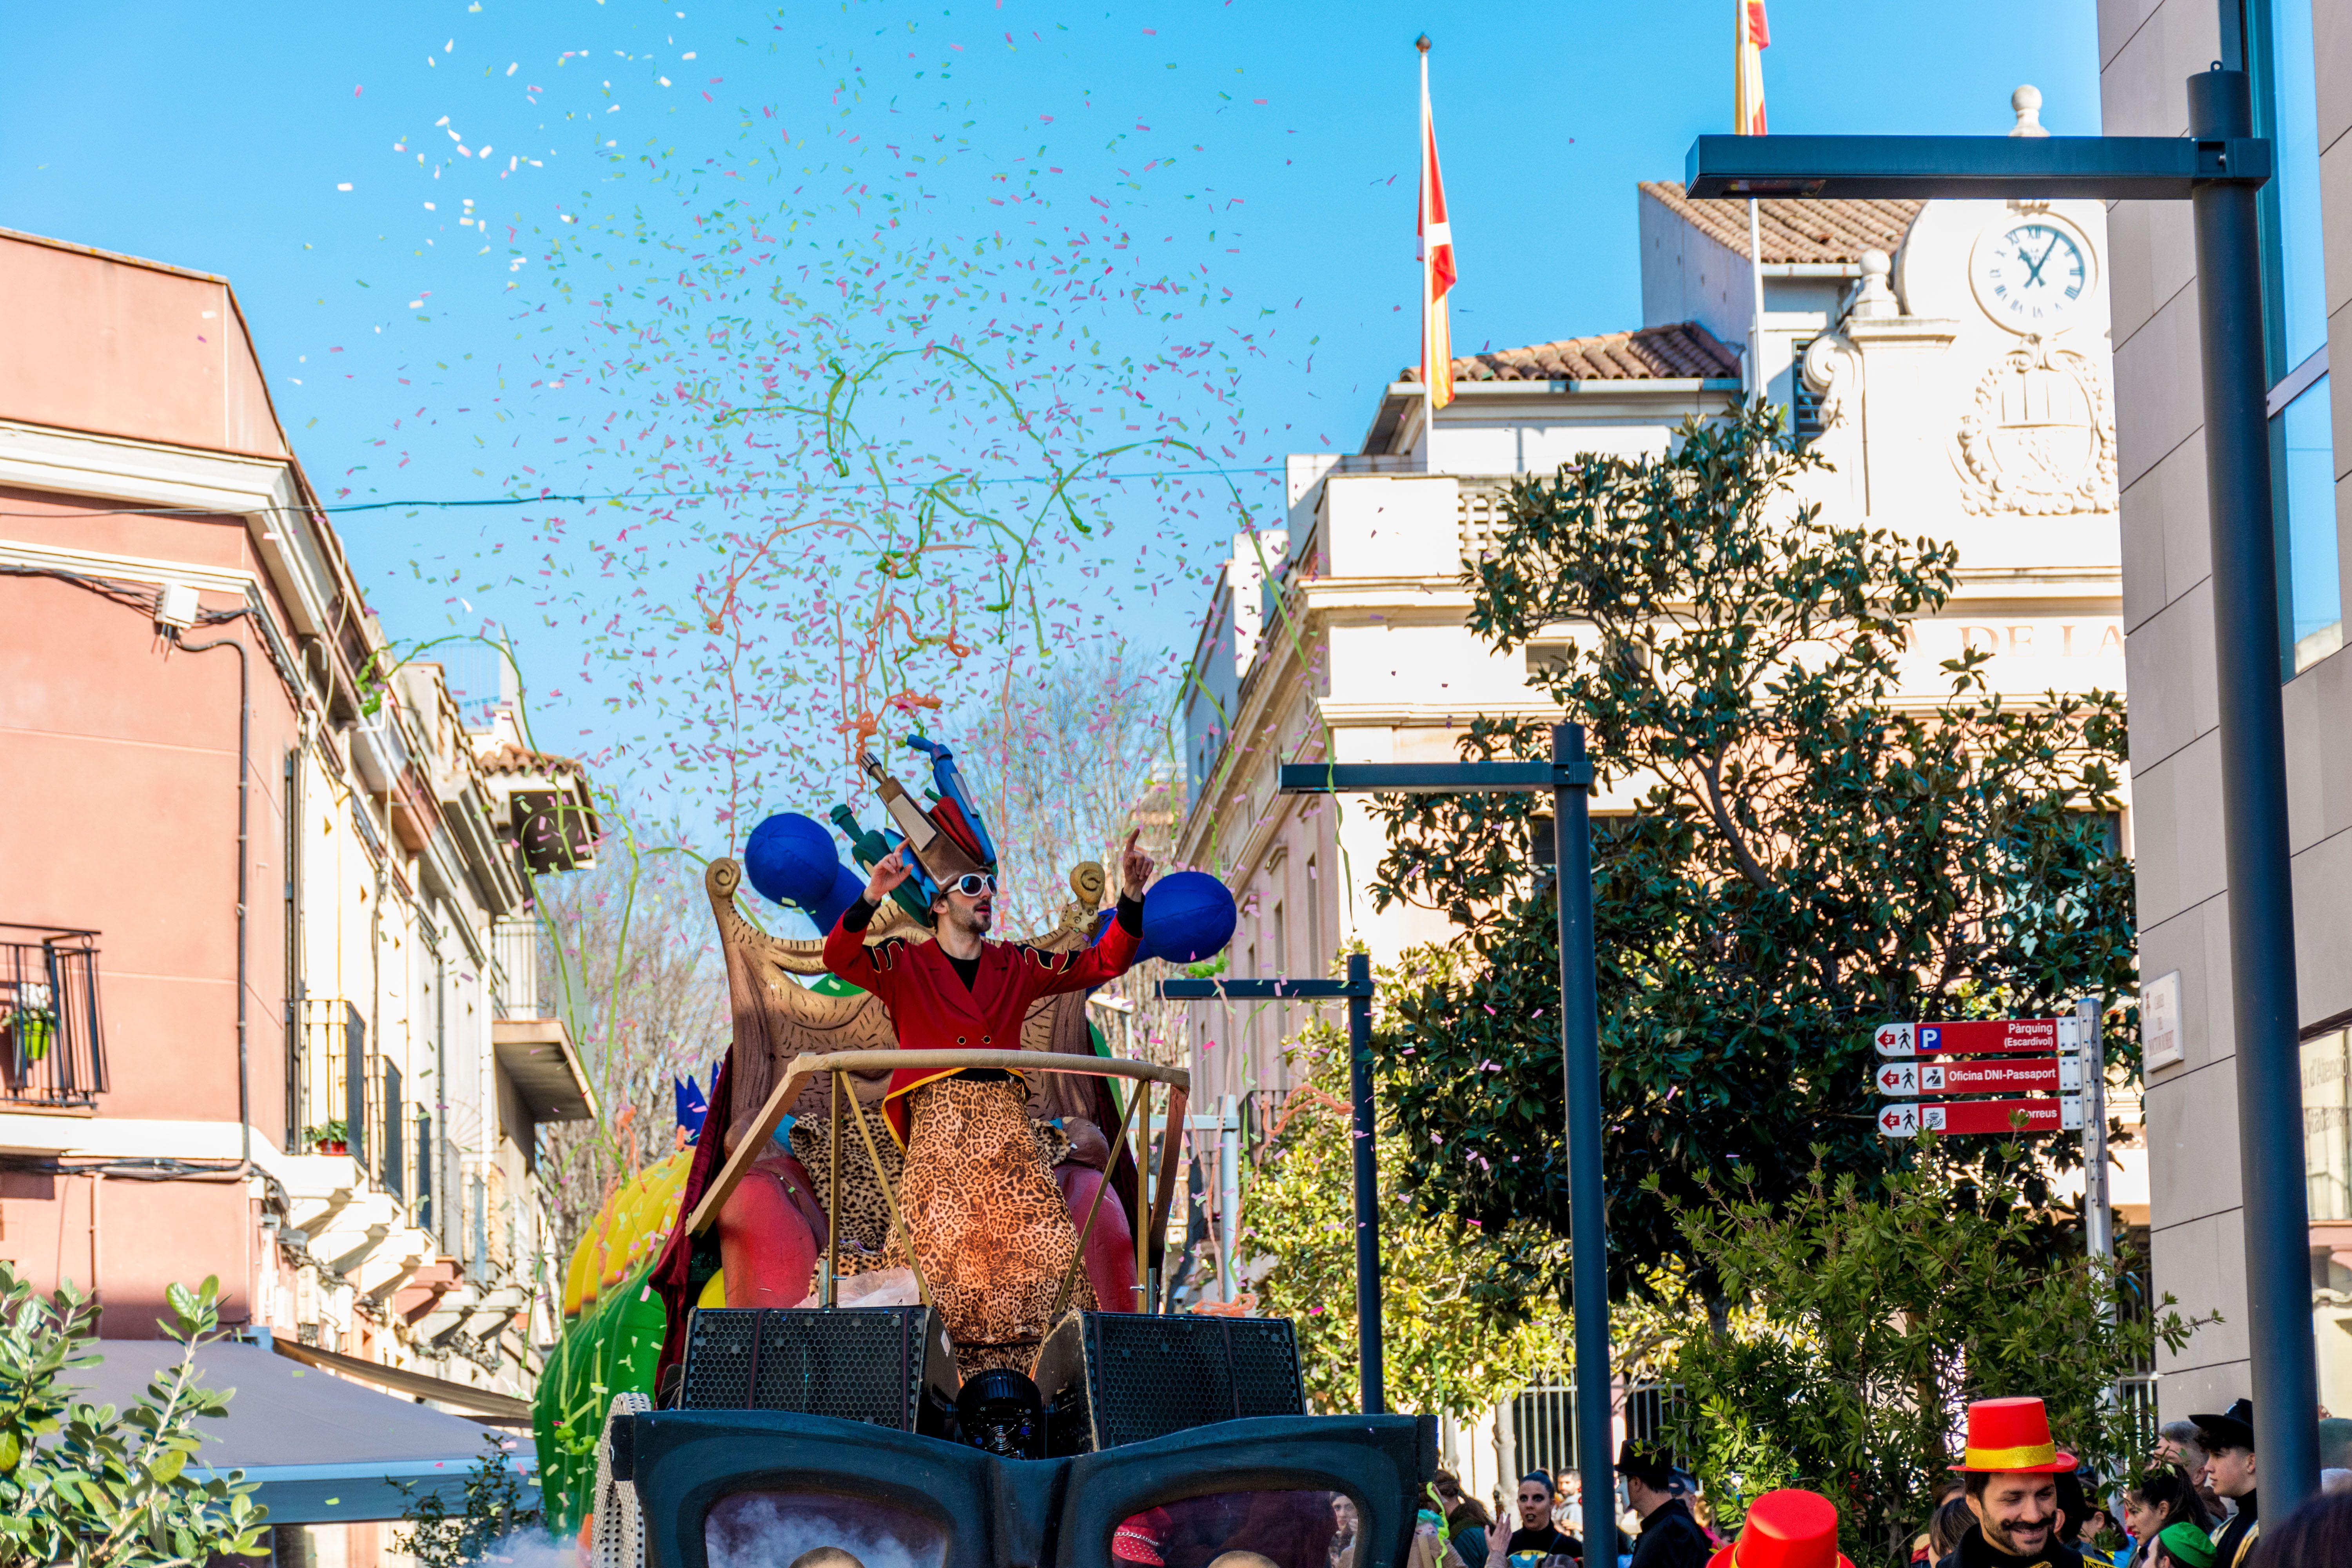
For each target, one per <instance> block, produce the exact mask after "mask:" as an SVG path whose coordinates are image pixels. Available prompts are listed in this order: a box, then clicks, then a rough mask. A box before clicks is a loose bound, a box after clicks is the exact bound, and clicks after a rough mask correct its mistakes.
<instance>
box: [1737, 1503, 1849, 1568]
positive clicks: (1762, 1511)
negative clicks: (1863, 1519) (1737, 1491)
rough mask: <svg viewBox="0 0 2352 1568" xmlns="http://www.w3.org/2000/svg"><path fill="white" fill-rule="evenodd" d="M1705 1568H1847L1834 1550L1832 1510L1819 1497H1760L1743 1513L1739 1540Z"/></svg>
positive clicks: (1834, 1512)
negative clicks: (1746, 1515) (1745, 1521)
mask: <svg viewBox="0 0 2352 1568" xmlns="http://www.w3.org/2000/svg"><path fill="white" fill-rule="evenodd" d="M1706 1568H1853V1563H1850V1562H1848V1561H1847V1560H1846V1559H1845V1558H1844V1557H1843V1555H1841V1554H1840V1552H1838V1549H1837V1505H1836V1504H1835V1503H1833V1502H1832V1501H1830V1500H1829V1499H1827V1498H1825V1497H1823V1496H1822V1494H1821V1493H1819V1492H1801V1491H1780V1492H1766V1493H1765V1494H1764V1495H1763V1496H1762V1497H1759V1498H1758V1499H1757V1500H1755V1501H1754V1502H1753V1503H1750V1504H1749V1505H1748V1522H1747V1523H1746V1524H1744V1525H1741V1526H1740V1527H1739V1539H1738V1540H1737V1541H1735V1542H1732V1543H1731V1544H1730V1545H1728V1546H1727V1547H1725V1548H1724V1549H1723V1550H1722V1551H1720V1552H1717V1553H1716V1554H1715V1555H1714V1556H1713V1557H1711V1558H1709V1559H1707V1564H1706Z"/></svg>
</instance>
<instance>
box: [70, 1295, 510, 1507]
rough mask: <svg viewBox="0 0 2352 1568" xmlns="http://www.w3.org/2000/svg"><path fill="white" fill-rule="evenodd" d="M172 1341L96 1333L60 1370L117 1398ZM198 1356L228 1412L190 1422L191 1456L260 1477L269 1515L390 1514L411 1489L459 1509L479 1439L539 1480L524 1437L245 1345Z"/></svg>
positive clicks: (481, 1447)
mask: <svg viewBox="0 0 2352 1568" xmlns="http://www.w3.org/2000/svg"><path fill="white" fill-rule="evenodd" d="M179 1349H180V1347H179V1346H177V1345H175V1344H173V1342H171V1341H169V1340H100V1342H98V1344H97V1346H96V1351H97V1353H98V1354H99V1355H100V1356H101V1357H103V1358H104V1359H103V1360H101V1361H100V1362H99V1363H98V1364H97V1365H95V1366H87V1367H77V1368H74V1369H71V1370H70V1371H68V1373H67V1374H66V1375H67V1377H68V1379H69V1380H70V1381H71V1382H72V1383H73V1384H75V1385H76V1386H77V1387H79V1388H80V1389H82V1390H85V1391H86V1392H85V1393H84V1394H83V1395H82V1396H83V1397H84V1398H86V1399H89V1400H90V1401H91V1402H93V1403H100V1404H108V1405H116V1406H118V1407H121V1406H125V1405H131V1404H132V1403H134V1402H135V1401H136V1400H137V1399H138V1398H139V1397H140V1395H141V1394H142V1393H143V1392H144V1391H145V1389H146V1387H147V1384H149V1383H150V1382H151V1381H152V1379H153V1378H154V1376H155V1374H156V1373H159V1372H161V1371H163V1369H164V1368H166V1367H169V1366H173V1365H175V1364H177V1363H178V1360H179ZM196 1365H197V1367H198V1368H199V1369H200V1370H201V1371H202V1372H203V1373H204V1381H205V1384H206V1386H208V1387H212V1388H233V1389H235V1390H236V1397H235V1398H234V1399H231V1400H230V1401H229V1403H228V1413H227V1414H226V1415H224V1416H222V1417H221V1418H219V1419H218V1420H211V1421H200V1422H198V1423H197V1424H196V1426H197V1429H198V1430H199V1431H201V1432H203V1433H204V1434H205V1446H204V1449H203V1452H202V1454H201V1456H200V1460H199V1462H201V1463H203V1464H205V1465H208V1466H210V1467H211V1468H213V1469H214V1470H215V1471H227V1470H232V1469H237V1470H243V1471H244V1472H245V1478H246V1479H247V1480H249V1481H259V1482H260V1483H261V1490H260V1491H259V1492H258V1493H257V1494H256V1496H255V1501H257V1502H260V1503H264V1504H267V1505H268V1509H269V1521H270V1522H271V1523H273V1524H329V1523H356V1522H360V1521H367V1520H386V1519H398V1518H399V1517H400V1516H401V1514H402V1512H403V1510H405V1509H406V1508H407V1507H408V1504H409V1499H410V1496H411V1495H412V1494H413V1495H415V1496H418V1497H422V1496H424V1495H425V1493H427V1492H432V1493H435V1494H437V1495H438V1496H439V1497H440V1498H441V1499H442V1500H443V1501H444V1502H445V1503H446V1504H447V1505H448V1507H449V1509H450V1510H451V1511H452V1512H456V1511H457V1510H460V1509H461V1508H462V1507H463V1499H464V1495H465V1487H466V1478H467V1476H469V1475H471V1474H472V1473H473V1469H474V1465H475V1463H476V1461H477V1460H478V1459H479V1458H481V1457H482V1456H483V1454H484V1453H486V1452H487V1451H488V1450H487V1447H486V1446H485V1444H484V1439H485V1438H486V1437H492V1436H498V1437H503V1438H504V1439H505V1440H506V1441H508V1442H509V1443H512V1444H513V1445H514V1447H512V1448H511V1449H510V1450H509V1454H508V1462H509V1464H511V1465H513V1466H514V1467H515V1468H516V1470H517V1471H518V1472H520V1474H521V1475H522V1476H523V1479H524V1485H525V1486H526V1487H529V1488H531V1489H536V1488H537V1486H538V1478H537V1474H536V1472H537V1469H538V1457H537V1455H536V1453H535V1452H534V1450H533V1448H532V1447H531V1443H530V1438H529V1437H528V1436H522V1437H517V1436H513V1435H511V1434H502V1433H496V1432H493V1431H491V1430H490V1429H489V1428H487V1427H484V1426H478V1425H477V1424H475V1423H474V1422H471V1421H467V1420H466V1419H464V1418H462V1417H460V1416H456V1415H448V1414H446V1413H445V1412H443V1411H439V1410H435V1409H432V1408H430V1407H428V1406H426V1405H418V1404H415V1402H413V1401H411V1400H406V1399H399V1398H395V1397H394V1396H393V1395H391V1394H380V1393H378V1392H377V1391H375V1390H374V1389H372V1388H363V1387H362V1386H361V1385H360V1384H356V1383H352V1382H349V1381H346V1380H345V1379H343V1378H341V1377H338V1376H336V1375H335V1374H334V1373H331V1372H324V1371H316V1370H312V1369H310V1368H308V1367H304V1366H300V1365H298V1364H296V1363H294V1362H292V1361H290V1360H289V1359H287V1358H285V1357H283V1356H278V1355H275V1354H272V1353H271V1352H268V1351H266V1350H262V1349H260V1348H258V1347H257V1346H253V1345H241V1344H227V1343H222V1344H209V1345H205V1346H204V1347H203V1348H201V1349H200V1350H198V1351H197V1352H196ZM402 1483H405V1484H406V1485H407V1487H408V1488H409V1489H410V1491H407V1492H404V1491H403V1490H402V1489H401V1488H402Z"/></svg>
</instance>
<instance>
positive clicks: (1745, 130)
mask: <svg viewBox="0 0 2352 1568" xmlns="http://www.w3.org/2000/svg"><path fill="white" fill-rule="evenodd" d="M1731 5H1732V11H1733V14H1734V17H1735V21H1734V24H1733V25H1734V26H1736V27H1737V28H1738V38H1739V69H1738V83H1737V85H1736V86H1735V88H1734V89H1733V93H1732V127H1731V128H1732V131H1733V132H1734V133H1736V134H1738V135H1741V136H1761V135H1763V134H1764V51H1765V50H1766V49H1769V48H1770V47H1772V29H1771V28H1770V27H1769V26H1766V25H1765V22H1764V0H1731ZM1426 112H1427V111H1426V110H1423V113H1424V114H1426Z"/></svg>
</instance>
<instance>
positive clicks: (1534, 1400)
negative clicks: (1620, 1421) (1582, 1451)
mask: <svg viewBox="0 0 2352 1568" xmlns="http://www.w3.org/2000/svg"><path fill="white" fill-rule="evenodd" d="M1681 1401H1682V1390H1681V1388H1680V1387H1679V1386H1678V1385H1676V1384H1668V1383H1637V1384H1633V1386H1632V1387H1630V1388H1628V1389H1626V1390H1625V1405H1624V1413H1625V1435H1626V1436H1628V1437H1630V1438H1632V1439H1633V1441H1634V1442H1636V1443H1641V1444H1645V1445H1646V1444H1651V1443H1654V1442H1657V1441H1658V1440H1659V1439H1660V1437H1661V1435H1662V1434H1664V1433H1666V1432H1667V1431H1669V1430H1670V1429H1671V1428H1672V1426H1673V1425H1674V1422H1675V1415H1676V1413H1677V1411H1678V1408H1679V1406H1680V1405H1681ZM1510 1406H1511V1436H1512V1440H1513V1442H1514V1443H1515V1444H1516V1445H1517V1447H1516V1450H1515V1451H1516V1452H1517V1456H1518V1467H1519V1473H1520V1474H1521V1475H1525V1474H1527V1473H1528V1471H1530V1470H1541V1471H1543V1472H1544V1473H1545V1474H1547V1475H1551V1476H1558V1475H1560V1474H1562V1473H1563V1472H1567V1471H1573V1470H1574V1469H1575V1468H1577V1464H1576V1384H1574V1383H1563V1382H1559V1381H1556V1380H1550V1379H1547V1380H1546V1381H1544V1382H1542V1383H1538V1384H1536V1385H1535V1386H1534V1387H1532V1388H1530V1389H1528V1391H1527V1392H1526V1393H1525V1394H1520V1395H1519V1396H1518V1397H1517V1398H1516V1399H1513V1400H1512V1401H1510ZM1680 1462H1681V1461H1680V1460H1679V1459H1677V1460H1676V1463H1680Z"/></svg>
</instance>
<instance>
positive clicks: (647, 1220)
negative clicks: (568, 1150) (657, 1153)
mask: <svg viewBox="0 0 2352 1568" xmlns="http://www.w3.org/2000/svg"><path fill="white" fill-rule="evenodd" d="M693 1159H694V1151H693V1150H691V1149H680V1150H678V1151H677V1152H676V1153H674V1154H671V1155H669V1156H668V1157H667V1159H663V1160H659V1161H656V1162H655V1163H653V1164H651V1165H648V1166H646V1168H645V1169H644V1170H643V1171H641V1172H639V1173H637V1174H636V1175H635V1177H634V1178H632V1179H631V1180H629V1181H627V1182H625V1183H623V1184H620V1185H619V1186H617V1187H615V1188H614V1191H613V1194H612V1196H610V1197H608V1198H606V1199H605V1200H604V1207H603V1208H601V1209H599V1210H598V1211H597V1214H596V1217H595V1218H594V1219H593V1220H591V1221H589V1222H588V1228H587V1230H586V1231H585V1232H584V1233H583V1235H582V1237H581V1238H580V1245H579V1247H576V1248H575V1249H574V1250H573V1251H572V1260H571V1262H570V1263H569V1264H568V1265H567V1266H566V1267H565V1268H564V1271H563V1315H564V1316H565V1317H566V1318H577V1317H579V1316H580V1315H581V1314H583V1312H586V1311H588V1310H591V1309H592V1308H593V1307H594V1306H595V1304H596V1303H597V1301H598V1300H601V1299H602V1298H603V1297H604V1293H605V1292H606V1291H608V1290H610V1289H613V1288H614V1286H617V1285H619V1284H620V1283H621V1282H622V1281H623V1280H624V1279H630V1278H632V1277H634V1276H635V1275H637V1274H639V1273H641V1272H643V1271H644V1269H645V1268H646V1266H647V1265H648V1264H650V1263H652V1262H653V1261H654V1259H656V1258H658V1257H660V1256H661V1250H662V1248H663V1247H666V1246H667V1245H668V1244H669V1233H670V1230H671V1228H672V1227H673V1226H676V1225H677V1210H678V1203H679V1200H680V1198H681V1197H682V1196H683V1194H684V1193H685V1190H686V1175H687V1170H688V1166H690V1165H691V1164H692V1163H693ZM725 1301H726V1298H725V1294H724V1292H723V1291H721V1292H720V1294H719V1296H718V1297H717V1298H715V1299H714V1298H712V1296H711V1295H710V1293H709V1291H705V1292H704V1298H703V1300H702V1302H701V1303H700V1304H701V1305H704V1306H713V1305H718V1306H723V1305H724V1304H725Z"/></svg>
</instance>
